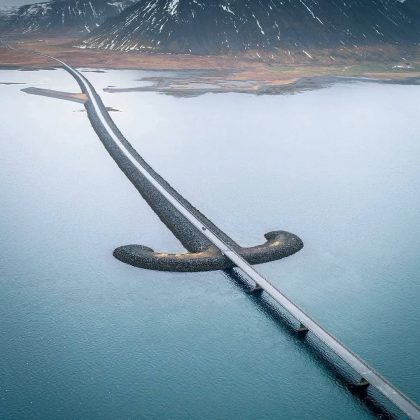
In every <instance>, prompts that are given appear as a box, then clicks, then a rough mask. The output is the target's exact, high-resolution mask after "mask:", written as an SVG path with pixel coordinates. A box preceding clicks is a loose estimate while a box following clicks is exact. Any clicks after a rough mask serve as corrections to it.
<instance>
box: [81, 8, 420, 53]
mask: <svg viewBox="0 0 420 420" xmlns="http://www.w3.org/2000/svg"><path fill="white" fill-rule="evenodd" d="M419 42H420V0H406V1H404V0H402V1H400V0H141V1H138V2H137V3H135V4H134V5H132V6H131V7H129V8H127V9H126V10H125V11H124V12H122V13H121V14H120V15H118V16H117V17H115V18H113V19H109V20H108V21H107V22H106V23H104V24H103V25H101V26H100V27H99V28H97V29H96V30H95V31H93V32H92V34H90V35H89V36H88V37H87V38H86V39H85V40H84V41H83V42H82V43H81V45H80V47H81V48H100V49H110V50H118V51H132V50H149V51H156V52H163V53H192V54H218V53H228V54H236V53H239V52H246V51H250V50H266V51H276V50H278V49H282V50H285V49H286V50H287V49H300V50H305V49H306V48H312V47H316V48H318V47H321V48H329V47H332V48H335V47H338V46H343V45H344V46H358V45H366V44H375V45H376V44H382V43H392V44H398V43H408V44H413V43H419Z"/></svg>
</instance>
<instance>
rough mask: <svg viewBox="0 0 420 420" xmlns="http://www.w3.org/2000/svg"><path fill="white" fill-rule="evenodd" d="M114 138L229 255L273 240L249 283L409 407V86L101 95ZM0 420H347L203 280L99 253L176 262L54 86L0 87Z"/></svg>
mask: <svg viewBox="0 0 420 420" xmlns="http://www.w3.org/2000/svg"><path fill="white" fill-rule="evenodd" d="M145 74H146V73H144V72H139V71H132V70H131V71H128V70H127V71H108V72H105V73H92V72H89V73H86V76H87V77H88V78H89V79H90V80H91V81H92V82H93V83H94V85H95V87H96V88H97V89H98V91H99V92H100V93H101V94H102V97H103V99H104V101H105V103H106V105H107V106H110V107H113V108H115V109H118V110H120V111H121V112H113V113H112V117H113V118H114V119H115V121H116V122H117V124H118V125H119V126H120V128H121V130H122V131H123V132H124V134H125V135H126V136H127V138H128V139H129V140H130V141H131V142H132V143H133V145H134V146H135V147H136V148H137V149H138V151H139V152H140V153H141V154H142V155H143V156H144V157H145V158H146V159H147V160H148V161H149V163H151V164H152V165H153V166H154V168H155V169H156V170H158V171H159V172H160V173H161V174H162V175H163V176H165V177H166V178H167V179H168V181H169V182H170V183H171V184H172V185H173V186H174V187H175V188H177V189H178V190H179V191H180V192H181V193H182V194H184V196H185V197H186V198H188V199H189V200H190V201H191V202H192V203H193V204H194V205H196V206H197V207H198V208H199V209H200V210H201V211H203V212H204V213H205V214H206V215H207V216H208V217H209V218H211V219H212V220H213V221H214V222H215V223H216V224H218V225H219V226H220V227H221V228H222V229H224V230H225V231H226V232H227V233H228V234H229V235H231V236H232V237H233V238H234V239H236V240H237V241H238V242H239V243H241V244H243V245H254V244H256V243H260V242H261V241H262V239H263V234H264V233H265V232H267V231H270V230H276V229H284V230H288V231H291V232H293V233H296V234H298V235H299V236H300V237H301V238H302V239H303V241H304V242H305V248H304V250H303V251H301V252H300V253H299V254H298V255H295V256H293V257H291V258H288V259H286V260H282V261H279V262H276V263H270V264H266V265H264V266H260V267H259V269H260V270H261V272H263V273H264V274H265V275H267V277H269V278H270V279H271V280H272V281H273V282H275V283H276V284H277V285H278V286H279V287H280V288H281V289H282V290H284V291H285V293H287V294H288V295H289V296H290V297H291V298H293V299H294V300H295V301H296V302H297V303H298V304H299V305H301V306H302V307H303V308H305V309H306V310H307V311H308V312H309V313H310V314H311V315H313V316H314V317H315V318H316V319H317V320H319V321H320V322H321V323H322V324H323V325H324V326H325V327H327V328H328V329H329V330H330V331H331V332H332V333H334V335H336V336H337V337H338V338H340V339H341V340H342V341H343V342H344V343H346V344H347V345H348V346H349V347H350V348H351V349H353V350H354V351H356V352H358V353H359V354H360V355H361V356H362V357H363V358H365V359H366V360H367V361H368V363H370V364H371V365H372V366H373V367H375V368H376V369H378V370H379V371H380V372H381V373H382V374H383V375H384V376H386V377H387V378H389V379H390V380H391V381H392V382H393V383H394V384H395V385H397V386H398V387H399V388H401V390H403V391H404V392H406V393H407V394H408V395H409V396H410V397H411V398H413V399H415V400H417V402H419V401H420V371H419V368H418V365H419V357H418V348H419V343H420V334H419V329H418V322H419V309H418V301H419V298H420V291H419V273H420V260H419V258H418V249H419V245H420V235H419V233H420V217H419V210H418V209H419V205H420V199H419V195H418V191H419V188H420V172H419V170H418V162H419V161H420V142H419V134H418V133H419V132H420V120H419V118H418V98H419V95H420V87H419V86H399V85H381V84H367V83H363V84H358V83H352V84H344V83H342V84H336V85H335V86H332V87H329V88H326V89H321V90H317V91H312V92H305V93H299V94H296V95H284V96H253V95H244V94H219V95H214V94H208V95H203V96H199V97H197V98H174V97H171V96H165V95H158V94H156V93H139V92H132V93H104V92H102V89H103V88H106V87H107V86H123V87H130V86H136V85H138V82H136V80H137V79H139V78H141V77H142V76H144V75H145ZM0 82H3V83H6V82H7V83H24V85H12V84H7V85H6V84H4V85H0V112H1V119H2V124H1V126H0V137H1V145H0V147H1V153H0V179H1V188H0V200H1V203H2V212H1V214H0V251H1V254H0V255H1V257H0V279H1V280H0V282H1V283H0V286H1V293H0V319H1V321H0V334H1V340H0V354H1V357H0V417H1V418H11V419H23V418H25V419H26V418H28V419H29V418H30V419H38V418H39V419H49V418H51V419H53V418H101V419H106V418H109V419H111V418H144V419H146V418H147V419H150V418H156V419H157V418H159V419H162V418H168V419H169V418H170V419H186V418H194V419H209V418H214V419H228V418H229V419H231V418H234V419H257V418H258V419H273V418H291V419H293V418H296V419H314V418H322V419H336V418H342V419H354V418H370V417H372V416H374V412H373V411H372V410H373V409H374V408H372V406H371V407H370V408H369V407H368V406H366V405H365V404H364V403H363V402H361V401H360V400H358V399H357V398H355V397H354V396H353V395H352V394H351V393H350V392H349V391H348V390H347V388H346V386H345V384H344V382H343V381H342V380H341V379H340V378H339V377H338V376H337V375H336V373H335V372H334V371H333V370H331V369H329V368H328V367H327V365H326V363H325V362H323V361H322V359H320V358H319V357H318V356H317V352H315V351H313V350H311V347H308V346H306V345H304V343H302V341H301V340H299V339H298V338H297V337H296V336H295V335H293V334H291V333H290V331H289V330H288V329H287V328H285V327H284V324H283V323H282V322H281V320H280V319H279V318H278V317H276V316H275V315H273V312H272V311H271V310H270V308H269V306H267V305H265V304H260V303H259V302H258V299H255V298H253V297H251V296H249V295H247V294H246V293H244V291H243V290H242V289H241V287H240V285H239V284H238V282H236V281H235V280H234V279H233V278H232V277H229V276H227V275H226V274H224V273H222V272H214V273H204V274H171V273H156V272H149V271H143V270H139V269H135V268H132V267H129V266H125V265H123V264H122V263H120V262H118V261H116V260H115V259H113V257H112V251H113V249H114V248H115V247H117V246H119V245H124V244H129V243H139V244H144V245H148V246H150V247H152V248H154V249H157V250H162V251H180V250H182V247H181V245H180V244H179V243H178V242H177V241H176V239H175V238H174V237H173V236H172V234H171V233H170V232H169V231H168V230H167V229H166V228H165V227H164V226H163V225H162V223H161V222H160V221H159V220H158V219H157V217H156V216H155V215H154V213H153V212H152V211H151V210H150V209H149V208H148V206H147V204H146V203H145V202H144V201H143V200H142V199H141V197H140V196H139V195H138V193H137V192H136V191H135V190H134V188H133V187H132V186H131V185H130V183H129V182H128V181H127V180H126V179H125V177H124V176H123V174H122V173H121V172H120V171H119V169H118V168H117V166H116V165H115V164H114V162H113V161H112V160H111V158H110V157H109V156H108V155H107V153H106V151H105V149H104V148H103V147H102V145H101V143H100V142H99V140H98V139H97V137H96V135H95V133H94V132H93V130H92V128H91V127H90V125H89V122H88V121H87V118H86V114H85V113H84V112H78V111H81V110H82V109H83V108H82V106H81V105H79V104H75V103H70V102H64V101H60V100H56V99H51V98H45V97H40V96H30V95H27V94H25V93H22V92H21V91H20V89H22V88H23V87H29V86H35V87H43V88H49V89H56V90H71V91H77V89H78V87H77V85H76V83H75V82H74V81H73V80H72V79H71V77H70V76H69V75H67V74H66V73H65V72H63V71H62V70H55V71H36V72H28V71H27V72H21V71H16V70H13V71H12V70H2V71H0Z"/></svg>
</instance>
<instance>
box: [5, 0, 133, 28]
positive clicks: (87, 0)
mask: <svg viewBox="0 0 420 420" xmlns="http://www.w3.org/2000/svg"><path fill="white" fill-rule="evenodd" d="M132 3H133V0H51V1H47V2H41V3H35V4H30V5H26V6H22V7H19V8H18V9H16V10H15V11H14V12H11V13H10V12H9V18H8V26H9V28H11V29H13V30H15V31H19V32H21V33H25V34H28V33H39V32H52V33H54V32H55V33H63V32H65V33H68V32H90V31H91V30H93V29H94V28H96V27H97V26H99V25H100V24H101V23H103V22H104V21H105V20H106V19H107V18H108V17H111V16H116V15H118V14H119V13H121V12H122V11H123V10H124V9H125V8H126V7H127V6H128V5H131V4H132Z"/></svg>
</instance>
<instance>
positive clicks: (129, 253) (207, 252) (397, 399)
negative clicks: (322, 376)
mask: <svg viewBox="0 0 420 420" xmlns="http://www.w3.org/2000/svg"><path fill="white" fill-rule="evenodd" d="M48 57H49V58H51V59H52V60H54V61H56V62H58V63H60V64H61V65H62V66H63V68H64V69H65V70H67V71H68V72H69V73H70V74H71V75H72V76H73V77H74V78H75V79H76V81H77V82H78V84H79V86H80V87H81V89H82V92H83V93H85V94H86V95H87V96H88V98H89V100H88V101H87V102H86V104H85V107H86V109H87V112H88V115H89V119H90V121H91V122H92V126H93V128H94V129H95V131H96V132H97V134H98V136H99V137H100V139H101V141H102V142H103V143H104V145H105V147H106V148H107V150H108V151H109V152H110V154H111V156H113V158H114V159H115V160H116V162H117V164H118V166H119V167H120V168H121V169H122V170H123V171H124V173H125V174H126V175H127V176H128V177H129V178H130V180H131V181H132V182H133V180H134V181H136V183H138V185H140V186H141V188H138V187H137V185H136V184H135V185H136V188H137V189H138V190H139V191H140V193H141V194H142V196H143V197H144V198H145V200H146V201H147V202H148V203H149V204H151V205H153V206H154V210H155V212H156V213H157V214H158V215H159V217H160V218H161V219H162V220H163V221H164V223H165V224H166V225H167V226H168V225H170V227H171V226H172V227H173V228H174V229H175V230H174V231H173V232H174V234H175V235H176V236H177V238H179V239H180V241H181V242H182V243H184V242H185V247H186V248H187V249H188V250H189V251H190V252H192V254H193V255H191V254H190V257H185V259H186V260H188V259H190V261H192V260H194V259H196V260H197V261H200V264H198V263H197V264H198V265H197V267H201V268H206V269H214V267H216V266H218V264H219V263H220V264H221V265H220V268H226V267H238V268H239V269H240V270H242V271H243V272H244V273H245V274H246V275H247V276H248V277H249V279H251V280H252V281H253V282H255V284H256V288H255V290H259V291H262V292H265V293H267V294H268V295H269V296H271V298H273V299H274V300H275V301H276V302H277V303H279V304H280V305H281V306H282V307H283V309H284V310H285V311H286V312H288V313H289V314H290V315H291V316H292V317H294V319H296V320H297V321H298V322H299V327H298V328H297V333H299V334H301V335H302V334H303V335H304V336H306V335H307V334H309V333H311V334H313V335H314V336H316V337H317V338H318V339H319V340H320V341H321V342H322V343H323V344H324V345H325V346H326V347H327V348H328V349H330V350H331V351H332V352H333V353H334V354H335V355H336V356H338V357H339V358H340V359H341V360H343V361H344V362H345V363H346V364H347V365H348V366H350V367H351V368H352V369H353V370H354V371H355V372H357V373H358V374H359V375H360V382H359V383H358V384H356V386H358V387H360V388H362V389H366V388H367V387H368V386H372V387H374V388H375V389H376V390H377V391H378V392H379V393H380V394H382V395H383V396H384V397H385V398H386V399H388V400H389V401H390V402H392V403H393V404H394V405H395V406H396V407H398V408H399V409H400V410H401V411H402V412H403V413H404V414H405V415H407V416H408V417H409V418H412V419H420V408H419V407H418V406H417V405H416V403H415V402H414V401H412V400H410V399H409V398H408V397H407V396H406V395H404V394H403V393H402V392H401V391H400V390H398V389H397V388H396V387H395V386H393V385H392V384H391V383H390V382H389V381H387V380H386V379H385V378H384V377H382V376H381V375H380V374H379V373H378V372H376V371H375V370H374V369H373V368H371V367H370V366H369V365H368V364H367V363H366V362H365V361H364V360H362V359H361V358H360V357H359V356H358V355H357V354H355V353H353V352H352V351H351V350H350V349H349V348H347V347H346V346H345V345H344V344H343V343H341V342H340V341H339V340H338V339H337V338H335V337H334V336H333V335H332V334H330V333H329V332H328V331H327V330H325V329H324V328H323V327H322V326H321V325H320V324H318V323H317V322H316V321H315V320H314V319H313V318H311V317H310V316H309V315H308V314H306V313H305V311H303V310H302V309H301V308H299V307H298V306H297V305H296V304H295V303H293V302H292V301H291V300H290V299H289V298H288V297H287V296H285V295H284V294H283V293H282V292H281V291H280V290H279V289H277V288H276V287H275V286H274V285H273V284H272V283H271V282H269V281H268V280H267V279H265V278H264V277H263V276H262V275H261V274H259V273H258V272H257V271H256V270H255V269H254V268H253V267H252V266H251V265H250V263H255V262H260V261H261V262H266V261H271V260H273V259H278V258H282V257H285V256H287V255H291V254H293V253H295V252H297V251H298V250H300V249H301V248H302V246H303V244H302V241H301V240H300V239H299V238H297V237H296V236H295V235H292V234H290V233H287V232H274V233H270V234H268V235H266V237H267V239H268V242H267V243H266V244H264V245H262V246H260V247H256V248H249V249H244V248H241V247H239V246H238V245H237V244H236V243H235V242H234V241H233V240H232V239H230V238H229V237H228V236H227V235H225V234H224V233H223V232H222V231H221V230H219V229H218V228H217V227H216V226H215V225H213V224H212V223H211V222H210V221H209V220H207V219H206V218H205V217H204V216H203V215H202V214H201V213H200V212H198V210H196V209H195V208H194V207H192V206H191V204H190V203H188V202H187V201H186V200H185V199H184V198H183V197H182V196H180V195H179V194H178V193H177V192H176V191H175V190H174V189H173V188H171V187H170V185H169V184H167V183H166V181H165V180H164V179H163V178H161V177H160V176H159V175H158V174H157V173H156V172H155V171H154V170H153V169H152V168H151V167H150V166H149V165H148V164H147V163H146V162H145V161H144V160H143V159H142V158H141V157H140V156H139V155H138V154H137V152H136V151H135V150H134V149H133V148H132V146H131V145H130V144H129V143H128V141H127V140H126V139H125V138H124V137H123V135H122V134H121V132H120V131H119V130H118V128H117V127H116V125H115V124H114V122H113V121H112V119H111V118H110V116H109V114H108V112H107V110H106V108H105V106H104V105H103V103H102V101H101V99H100V97H99V96H98V94H97V93H96V92H95V90H94V88H93V86H92V85H91V84H90V82H89V81H88V80H87V79H86V78H85V77H84V76H83V75H82V74H81V73H79V72H78V71H77V70H75V69H74V68H72V67H70V66H69V65H67V64H66V63H64V62H63V61H61V60H58V59H56V58H54V57H50V56H48ZM133 183H134V182H133ZM148 193H150V195H148ZM160 195H161V196H162V197H163V198H165V200H161V199H160V198H159V196H160ZM174 209H175V210H176V212H174ZM170 214H173V217H174V219H168V220H169V222H168V221H167V220H166V218H167V217H169V216H170ZM165 220H166V221H165ZM175 222H177V223H179V226H178V225H174V224H173V223H175ZM189 235H191V240H190V239H188V240H187V238H189ZM271 248H272V249H274V250H275V251H273V252H271ZM115 255H116V256H117V258H120V259H121V260H123V261H125V262H128V263H130V264H133V265H138V266H145V268H151V266H152V265H153V264H154V263H155V262H156V261H160V263H161V264H162V269H163V268H166V269H175V270H179V271H185V269H186V268H190V269H191V270H190V271H193V270H194V264H196V263H195V262H190V263H188V264H187V263H186V262H185V261H181V262H177V259H182V258H183V257H182V255H181V256H176V255H167V254H159V253H155V252H154V251H153V250H151V249H150V248H145V247H140V246H137V245H131V246H126V247H122V248H119V249H117V250H116V251H115ZM187 255H188V254H187ZM256 260H257V261H256ZM204 262H205V264H204ZM148 265H149V267H147V266H148Z"/></svg>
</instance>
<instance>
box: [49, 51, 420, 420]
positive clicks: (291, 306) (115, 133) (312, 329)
mask: <svg viewBox="0 0 420 420" xmlns="http://www.w3.org/2000/svg"><path fill="white" fill-rule="evenodd" d="M48 58H50V59H52V60H54V61H56V62H58V63H60V65H61V66H62V67H63V68H64V69H65V70H66V71H67V72H69V73H70V74H71V75H72V76H73V77H74V79H75V80H76V81H77V82H78V84H79V86H80V87H81V89H82V91H83V93H85V94H86V95H87V96H88V98H89V102H90V105H91V106H92V109H93V111H94V112H95V114H96V115H95V116H96V118H97V119H98V121H99V123H100V124H101V125H102V128H103V129H104V130H105V131H106V133H107V134H108V135H109V136H110V137H111V139H112V140H113V141H114V142H115V145H116V146H117V147H118V148H119V149H120V151H121V152H122V153H123V154H124V155H125V157H126V158H127V159H128V160H129V161H130V162H131V164H132V165H133V167H135V168H136V170H138V171H139V172H140V173H141V174H142V175H143V176H144V177H145V178H146V179H147V180H148V181H149V182H150V183H151V184H152V185H153V186H154V187H155V188H156V190H158V191H159V193H160V194H162V196H163V197H165V198H166V199H167V200H168V202H170V203H171V204H172V205H173V207H174V208H176V209H177V210H178V211H179V212H180V213H181V214H182V215H183V216H184V217H185V218H186V219H187V220H188V221H189V222H190V223H191V224H192V225H193V226H194V227H195V228H196V229H198V230H199V231H200V232H201V233H202V234H203V235H205V236H206V237H207V239H208V240H209V241H210V242H211V243H212V244H213V245H214V246H215V247H216V248H218V249H219V250H220V252H221V253H223V254H224V255H225V256H226V257H227V258H228V259H229V260H231V261H232V262H233V263H234V264H235V265H236V267H237V268H238V269H240V270H241V271H242V272H243V273H245V274H246V276H247V277H248V278H249V279H251V280H252V281H253V282H255V284H256V285H257V286H258V288H261V290H262V291H263V292H265V293H267V294H268V295H269V296H271V298H272V299H274V300H275V301H276V302H277V303H278V304H280V305H281V306H282V307H283V309H284V310H285V311H286V312H288V313H289V314H290V315H292V316H293V317H294V318H295V319H296V320H297V321H299V323H300V324H301V326H302V327H304V328H305V329H307V330H308V333H312V334H313V335H315V336H316V337H317V338H318V339H319V340H320V341H321V342H322V343H323V344H324V345H325V346H326V347H327V348H329V349H330V350H331V351H332V352H333V353H334V354H335V355H337V356H338V357H339V358H340V359H342V360H343V361H344V362H345V363H346V364H347V365H349V366H350V367H351V368H352V369H354V370H355V371H356V372H357V373H358V374H359V375H360V379H361V380H365V381H367V382H368V383H369V385H370V386H372V387H374V388H375V389H376V390H377V391H379V392H380V393H381V394H382V395H383V396H384V397H385V398H387V399H388V400H389V401H391V402H392V403H393V404H394V405H395V406H396V407H398V408H399V409H400V410H401V411H402V412H403V413H405V414H406V415H407V416H408V417H410V418H412V419H420V408H419V407H418V406H417V405H416V403H415V402H414V401H412V400H410V399H409V398H408V397H407V396H406V395H404V394H403V393H402V392H401V391H399V390H398V389H397V388H396V387H395V386H393V385H392V384H391V383H390V382H389V381H388V380H386V379H385V378H383V377H382V376H381V375H380V374H379V373H378V372H376V371H375V370H374V369H373V368H371V367H370V366H369V365H368V364H367V363H366V362H365V361H363V360H362V359H361V358H360V357H359V356H358V355H356V354H355V353H353V352H352V351H351V350H350V349H349V348H347V347H346V346H345V345H344V344H343V343H341V342H340V341H339V340H338V339H337V338H335V337H334V336H333V335H332V334H330V333H329V332H328V331H327V330H326V329H325V328H323V327H322V326H321V325H320V324H318V323H317V322H316V321H315V320H314V319H313V318H312V317H310V316H309V315H308V314H306V313H305V311H304V310H303V309H302V308H300V307H299V306H298V305H296V304H295V303H294V302H292V300H290V299H289V298H288V297H287V296H286V295H285V294H284V293H282V292H281V291H280V290H279V289H278V288H277V287H276V286H274V285H273V284H272V283H271V282H270V281H269V280H267V279H266V278H264V277H263V276H262V275H261V274H260V273H259V272H258V271H257V270H256V269H255V268H254V267H252V266H251V265H250V264H248V263H247V262H246V261H245V260H244V259H243V258H242V257H241V256H240V255H239V254H238V253H237V252H236V251H235V249H234V248H233V247H232V246H231V245H230V244H228V243H227V242H226V241H224V240H223V239H222V238H220V237H219V235H218V234H217V233H216V232H214V229H212V227H211V226H207V225H205V224H204V223H203V222H202V220H200V219H199V218H197V217H196V216H195V215H194V213H193V212H191V211H190V210H189V209H188V208H187V207H185V206H184V204H183V203H182V202H181V201H179V200H178V199H177V198H176V197H175V196H174V195H173V194H172V193H171V191H169V190H168V189H167V187H166V186H165V185H164V184H163V183H162V182H161V181H160V180H159V179H157V178H156V177H155V176H154V174H153V173H152V172H151V171H150V170H149V168H147V166H143V165H142V164H140V163H139V161H138V160H137V159H136V158H135V156H134V155H133V154H132V152H131V151H130V149H129V148H127V145H126V144H125V143H124V142H122V141H121V138H123V135H122V134H121V132H120V131H119V130H118V128H117V127H116V126H115V124H111V123H110V122H109V121H112V120H111V117H110V116H109V114H108V112H107V110H106V108H105V106H104V104H103V103H102V101H101V99H100V97H99V95H98V94H97V92H96V91H95V89H94V88H93V86H92V85H91V83H90V82H89V81H88V80H87V79H86V77H85V76H84V75H82V74H81V73H80V72H79V71H77V70H76V69H74V68H73V67H71V66H69V65H68V64H66V63H65V62H63V61H61V60H59V59H57V58H55V57H50V56H48ZM258 357H264V355H258ZM258 357H257V355H256V359H258ZM413 368H414V367H413Z"/></svg>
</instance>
